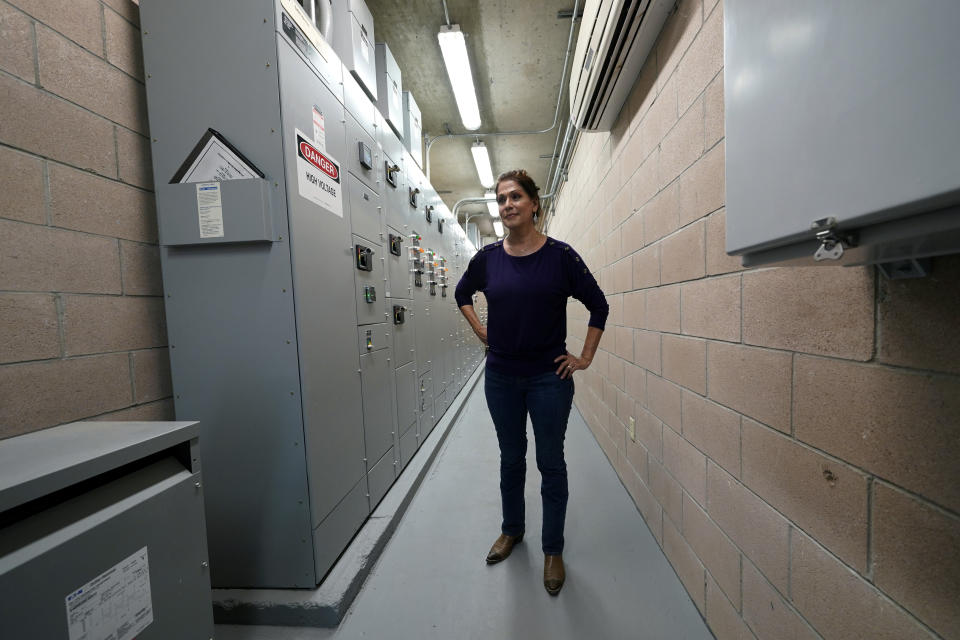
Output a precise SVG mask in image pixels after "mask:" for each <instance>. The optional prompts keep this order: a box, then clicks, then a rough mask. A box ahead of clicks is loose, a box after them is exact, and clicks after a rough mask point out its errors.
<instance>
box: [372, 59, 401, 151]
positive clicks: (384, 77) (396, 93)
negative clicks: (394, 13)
mask: <svg viewBox="0 0 960 640" xmlns="http://www.w3.org/2000/svg"><path fill="white" fill-rule="evenodd" d="M401 80H402V76H401V73H400V65H398V64H397V61H396V60H395V59H394V57H393V54H392V53H390V47H389V46H388V45H387V44H386V43H385V42H378V43H377V107H379V109H380V113H381V114H383V117H384V118H385V119H386V121H387V124H389V125H390V127H391V128H393V130H394V132H395V133H396V134H397V135H398V136H400V137H401V138H402V137H403V84H402V83H401Z"/></svg>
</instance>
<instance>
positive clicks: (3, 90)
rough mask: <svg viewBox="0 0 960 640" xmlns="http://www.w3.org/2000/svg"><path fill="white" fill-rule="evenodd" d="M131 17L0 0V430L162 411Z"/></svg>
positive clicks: (151, 233) (158, 296) (106, 4)
mask: <svg viewBox="0 0 960 640" xmlns="http://www.w3.org/2000/svg"><path fill="white" fill-rule="evenodd" d="M138 23H139V8H138V7H137V5H136V4H134V3H133V2H132V1H131V0H104V1H102V2H101V1H100V0H69V1H67V0H0V438H4V437H9V436H13V435H17V434H20V433H25V432H29V431H34V430H37V429H42V428H45V427H50V426H54V425H57V424H62V423H66V422H72V421H75V420H82V419H106V420H169V419H172V418H173V402H172V400H171V397H170V395H171V385H170V365H169V358H168V354H167V336H166V328H165V323H164V314H163V299H162V295H163V285H162V281H161V276H160V254H159V249H158V248H157V221H156V211H155V206H154V196H153V181H152V173H151V165H150V149H149V140H148V137H147V136H148V130H147V117H146V107H145V104H146V100H145V92H144V84H143V80H144V78H143V63H142V55H141V48H140V36H139V31H138Z"/></svg>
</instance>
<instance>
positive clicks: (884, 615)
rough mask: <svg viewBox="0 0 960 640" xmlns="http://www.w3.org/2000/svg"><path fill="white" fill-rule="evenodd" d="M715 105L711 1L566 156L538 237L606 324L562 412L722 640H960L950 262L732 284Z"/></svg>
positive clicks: (959, 483)
mask: <svg viewBox="0 0 960 640" xmlns="http://www.w3.org/2000/svg"><path fill="white" fill-rule="evenodd" d="M723 91H724V86H723V5H722V2H718V1H717V0H680V2H679V3H678V6H677V9H676V10H675V12H674V13H673V14H672V15H671V16H670V18H669V21H668V22H667V24H666V26H665V28H664V31H663V32H662V34H661V35H660V38H659V41H658V43H657V45H656V47H655V49H654V51H653V52H652V53H651V55H650V58H649V60H648V62H647V64H646V66H645V67H644V69H643V71H642V73H641V75H640V77H639V79H638V80H637V82H636V85H635V87H634V89H633V92H632V94H631V96H630V98H629V101H628V103H627V104H626V105H625V107H624V109H623V111H622V112H621V114H620V117H619V120H618V122H617V123H616V125H615V127H614V129H613V131H612V132H609V133H590V134H584V135H582V136H581V138H580V140H579V143H578V145H577V147H576V148H575V152H574V155H573V159H572V164H571V167H570V171H569V181H568V182H567V183H566V184H565V185H564V186H563V188H562V191H561V194H560V196H559V198H558V200H557V202H556V205H555V208H554V217H553V218H552V220H551V222H550V227H549V233H550V234H551V235H553V236H555V237H558V238H560V239H563V240H566V241H569V242H571V243H572V244H573V245H574V246H575V247H576V248H577V249H578V250H579V251H580V252H581V254H582V255H583V256H584V258H585V260H586V262H587V264H588V265H589V266H590V267H591V269H593V271H594V272H595V273H596V275H597V277H598V280H599V281H600V283H601V286H602V287H603V289H604V291H605V292H606V294H607V296H608V300H609V303H610V309H611V314H610V319H609V321H608V327H607V330H606V332H605V333H604V336H603V340H602V342H601V350H600V351H599V353H598V355H597V357H596V359H595V360H594V362H593V365H592V366H591V367H590V369H588V370H587V371H585V372H584V373H583V374H578V376H582V377H580V379H579V382H580V384H579V385H578V387H577V396H576V404H577V406H578V408H579V409H580V411H581V412H582V413H583V415H584V417H585V418H586V420H587V422H588V424H589V425H590V428H591V429H592V431H593V432H594V434H595V435H596V437H597V439H598V441H599V442H600V444H601V446H602V447H603V449H604V451H605V452H606V455H607V457H608V458H609V459H610V462H611V463H612V464H613V466H614V467H615V468H616V470H617V473H618V474H619V476H620V478H621V480H622V481H623V484H624V486H625V487H626V488H627V490H628V491H629V492H630V494H631V496H632V497H633V499H634V501H635V503H636V505H637V508H638V509H639V510H640V512H641V513H642V514H643V517H644V519H645V521H646V523H647V526H648V527H649V528H650V530H651V532H652V533H653V535H654V536H655V537H656V539H657V541H658V542H659V543H660V545H661V546H662V548H663V551H664V553H665V554H666V556H667V558H668V559H669V561H670V562H671V563H672V565H673V567H674V568H675V570H676V572H677V575H678V576H679V577H680V579H681V581H682V582H683V584H684V586H685V587H686V589H687V591H688V592H689V594H690V597H691V598H692V599H693V601H694V603H695V604H696V606H697V607H698V608H699V610H700V612H701V614H702V615H703V616H704V618H705V619H706V621H707V623H708V624H709V626H710V628H711V629H712V630H713V632H714V634H715V635H716V637H717V638H718V639H719V640H727V639H734V638H736V639H743V638H757V639H758V640H764V639H768V638H769V639H775V640H781V639H783V638H824V639H830V638H839V639H850V638H871V639H878V638H890V639H893V638H897V639H904V638H922V639H926V640H930V639H932V638H960V607H958V606H957V603H958V602H960V464H958V463H957V460H960V364H958V363H960V333H958V331H957V318H960V256H952V257H945V258H938V259H935V260H934V262H933V268H934V270H933V274H932V275H931V276H929V277H927V278H925V279H919V280H901V281H892V282H891V281H886V280H884V279H882V277H880V276H878V275H877V274H876V271H875V270H874V269H873V268H867V267H856V268H843V267H821V268H816V267H813V268H783V267H780V268H777V267H774V268H760V269H749V270H744V269H742V268H741V267H740V261H739V259H738V258H735V257H730V256H727V255H726V253H725V251H724V229H725V219H724V218H725V209H724V130H723ZM784 126H789V123H786V122H785V123H784ZM791 152H793V151H791V150H790V149H784V153H791ZM570 316H571V317H570V322H569V326H570V328H571V331H573V332H574V333H575V335H574V337H573V338H572V339H571V340H570V349H571V350H573V349H579V348H580V346H581V345H582V339H583V336H584V333H585V328H586V319H587V313H586V310H585V309H583V307H582V306H581V305H579V304H576V303H574V304H572V305H571V306H570ZM631 419H633V420H634V421H635V431H634V438H631V437H630V436H629V435H628V431H629V424H630V420H631Z"/></svg>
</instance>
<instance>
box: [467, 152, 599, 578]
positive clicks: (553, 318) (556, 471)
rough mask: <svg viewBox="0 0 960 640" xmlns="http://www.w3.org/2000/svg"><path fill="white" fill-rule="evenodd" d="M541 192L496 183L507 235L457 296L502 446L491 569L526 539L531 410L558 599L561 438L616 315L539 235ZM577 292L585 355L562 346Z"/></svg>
mask: <svg viewBox="0 0 960 640" xmlns="http://www.w3.org/2000/svg"><path fill="white" fill-rule="evenodd" d="M538 191H539V187H537V185H536V184H535V183H534V181H533V179H532V178H531V177H530V176H529V175H527V172H526V171H524V170H522V169H520V170H516V171H509V172H507V173H504V174H503V175H501V176H500V177H499V179H498V180H497V186H496V194H497V203H498V205H499V208H500V218H501V220H502V221H503V226H504V227H506V229H507V230H508V235H507V237H506V238H505V239H504V240H503V241H502V242H496V243H493V244H490V245H487V246H485V247H483V248H482V249H481V250H480V251H478V252H477V254H476V255H475V256H474V257H473V259H471V261H470V264H469V266H468V267H467V270H466V272H465V273H464V275H463V277H462V278H461V279H460V282H459V283H458V284H457V290H456V299H457V305H458V306H459V307H460V311H461V312H462V313H463V315H464V317H466V319H467V321H468V322H469V323H470V326H471V327H472V328H473V330H474V332H475V333H476V334H477V337H478V338H480V340H481V341H482V342H483V343H484V344H486V345H487V347H488V350H487V364H486V373H485V392H486V398H487V406H488V408H489V409H490V416H491V417H492V418H493V423H494V426H495V427H496V431H497V440H498V442H499V444H500V495H501V500H502V505H503V522H502V525H501V535H500V537H499V538H497V540H496V542H494V544H493V547H492V548H491V549H490V553H489V554H488V555H487V564H494V563H497V562H500V561H501V560H503V559H505V558H506V557H507V556H509V555H510V552H511V551H512V550H513V547H514V545H516V544H517V543H519V542H521V541H522V540H523V534H524V526H525V524H524V499H523V492H524V480H525V476H526V451H527V433H526V424H527V414H528V413H529V415H530V420H531V422H532V423H533V433H534V438H535V442H536V448H537V468H538V469H539V470H540V474H541V477H542V481H541V486H540V495H541V497H542V499H543V532H542V545H543V553H544V565H543V584H544V587H545V588H546V590H547V591H548V592H549V593H550V594H551V595H556V594H557V593H559V592H560V589H561V587H562V586H563V581H564V578H565V572H564V569H563V558H562V552H563V542H564V541H563V525H564V519H565V517H566V509H567V496H568V492H567V466H566V462H565V461H564V457H563V441H564V436H565V433H566V429H567V418H568V416H569V415H570V407H571V405H572V403H573V390H574V384H573V374H574V372H576V371H580V370H583V369H586V368H587V367H589V366H590V363H591V362H592V361H593V357H594V354H595V353H596V351H597V345H598V344H599V342H600V336H601V334H602V333H603V328H604V324H605V322H606V319H607V314H608V311H609V309H608V306H607V301H606V299H605V298H604V295H603V292H602V291H601V290H600V287H599V286H597V281H596V280H595V279H594V277H593V275H591V273H590V270H589V269H588V268H587V267H586V265H585V264H584V263H583V260H582V259H581V258H580V256H579V255H577V253H576V251H574V250H573V249H572V248H571V247H570V246H569V245H567V244H565V243H563V242H560V241H559V240H555V239H553V238H549V237H548V236H546V235H545V234H543V233H541V232H540V231H539V230H537V228H536V222H537V220H538V217H539V213H540V197H539V196H538V195H537V192H538ZM477 291H482V292H483V293H484V295H485V296H486V299H487V307H488V320H487V325H488V326H487V327H484V326H483V325H482V324H481V323H480V320H479V318H478V317H477V314H476V312H475V311H474V309H473V298H472V296H473V294H474V293H475V292H477ZM571 296H573V297H574V298H576V299H577V300H579V301H580V302H582V303H583V304H584V305H585V306H586V307H587V309H588V310H589V311H590V320H589V322H588V327H587V336H586V339H585V340H584V345H583V351H582V352H581V354H580V356H579V357H577V356H574V355H573V354H570V353H568V352H567V349H566V343H565V341H566V337H567V316H566V308H567V299H568V298H569V297H571Z"/></svg>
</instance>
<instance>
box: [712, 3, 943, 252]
mask: <svg viewBox="0 0 960 640" xmlns="http://www.w3.org/2000/svg"><path fill="white" fill-rule="evenodd" d="M723 14H724V30H725V34H724V39H723V41H724V96H725V136H726V143H725V144H726V221H727V236H726V237H727V252H728V253H731V254H739V255H743V263H744V265H747V266H751V265H758V264H765V263H772V262H781V261H785V260H796V261H798V263H800V264H810V265H813V264H851V265H852V264H869V263H879V264H883V263H890V262H894V261H899V260H911V259H915V258H922V257H925V256H933V255H938V254H944V253H953V252H957V251H960V171H958V170H957V150H958V149H960V126H958V124H957V114H958V113H960V64H958V62H957V61H958V60H960V38H957V25H960V3H957V2H922V3H904V2H894V1H892V0H884V1H883V2H875V1H872V0H848V1H845V2H834V1H832V0H811V1H808V2H794V1H791V0H770V1H767V2H763V3H759V4H758V3H756V2H751V1H750V0H729V1H728V2H726V3H724V7H723Z"/></svg>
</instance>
